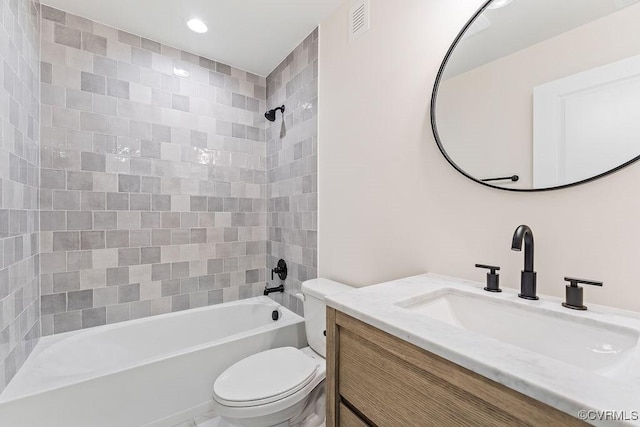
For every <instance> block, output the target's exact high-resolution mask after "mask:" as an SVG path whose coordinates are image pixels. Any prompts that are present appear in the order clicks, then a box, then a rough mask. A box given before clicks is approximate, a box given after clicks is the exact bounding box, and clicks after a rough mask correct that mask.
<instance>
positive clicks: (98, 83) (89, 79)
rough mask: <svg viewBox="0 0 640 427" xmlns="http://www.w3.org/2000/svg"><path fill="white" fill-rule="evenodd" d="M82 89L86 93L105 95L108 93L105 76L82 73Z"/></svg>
mask: <svg viewBox="0 0 640 427" xmlns="http://www.w3.org/2000/svg"><path fill="white" fill-rule="evenodd" d="M80 89H82V90H84V91H86V92H92V93H97V94H100V95H104V94H105V91H106V79H105V77H104V76H100V75H98V74H93V73H88V72H86V71H82V72H81V73H80Z"/></svg>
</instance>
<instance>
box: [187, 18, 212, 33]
mask: <svg viewBox="0 0 640 427" xmlns="http://www.w3.org/2000/svg"><path fill="white" fill-rule="evenodd" d="M187 26H188V27H189V28H190V29H191V31H195V32H196V33H200V34H203V33H206V32H207V31H209V28H207V24H205V23H204V22H202V21H201V20H199V19H198V18H194V19H190V20H189V21H188V22H187Z"/></svg>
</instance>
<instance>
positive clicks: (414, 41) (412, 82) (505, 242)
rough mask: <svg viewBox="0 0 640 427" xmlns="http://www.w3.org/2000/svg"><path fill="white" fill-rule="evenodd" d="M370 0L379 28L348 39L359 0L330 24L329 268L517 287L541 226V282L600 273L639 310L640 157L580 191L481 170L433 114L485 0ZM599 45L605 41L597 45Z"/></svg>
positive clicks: (376, 277)
mask: <svg viewBox="0 0 640 427" xmlns="http://www.w3.org/2000/svg"><path fill="white" fill-rule="evenodd" d="M453 3H454V2H451V1H447V0H430V1H424V0H396V1H393V2H390V1H385V0H371V10H372V16H371V27H372V28H371V30H370V31H369V32H368V33H367V34H366V35H365V36H363V37H362V38H361V39H359V40H357V41H355V42H354V43H351V44H349V43H348V37H347V15H348V9H349V3H348V2H347V4H345V6H344V7H343V8H342V9H340V10H339V11H338V12H337V13H335V14H334V15H333V16H332V17H330V18H329V19H328V20H327V21H325V22H324V23H323V25H322V26H321V29H320V37H321V39H320V94H319V99H320V106H319V109H320V111H319V135H320V136H319V138H320V141H319V193H320V201H319V203H320V205H319V212H320V218H319V255H320V259H319V275H320V276H324V277H328V278H332V279H335V280H339V281H343V282H346V283H350V284H353V285H357V286H364V285H370V284H374V283H379V282H382V281H385V280H389V279H394V278H400V277H403V276H408V275H412V274H416V273H421V272H425V271H431V272H436V273H442V274H449V275H455V276H459V277H463V278H469V279H475V280H479V281H480V280H484V272H483V271H480V270H476V269H475V268H474V267H473V265H474V263H476V262H483V263H495V264H498V265H501V266H502V283H503V285H504V286H509V287H514V288H515V287H518V286H519V275H520V270H521V269H522V264H523V256H522V253H516V252H512V251H511V250H510V246H511V236H512V233H513V231H514V230H515V228H516V226H518V225H519V224H521V223H523V224H524V223H526V224H529V225H530V226H531V227H532V228H533V230H534V234H535V241H536V265H535V266H536V270H537V271H538V284H539V292H540V293H542V294H551V295H556V296H562V295H563V294H564V282H563V277H564V276H565V275H575V276H581V277H584V278H591V279H600V280H603V281H604V282H605V286H604V288H594V289H587V290H586V291H585V300H586V302H587V304H588V303H589V302H591V303H600V304H606V305H611V306H617V307H622V308H627V309H633V310H637V311H640V288H638V286H639V285H640V273H639V272H638V269H637V267H636V266H637V265H638V264H639V263H640V249H639V248H638V245H637V242H638V241H640V224H639V218H640V197H639V195H640V164H636V165H633V166H631V167H629V168H626V169H625V170H623V171H620V172H618V173H616V174H614V175H611V176H608V177H606V178H603V179H600V180H598V181H596V182H593V183H590V184H586V185H582V186H578V187H575V188H570V189H565V190H557V191H552V192H544V193H533V194H518V193H510V192H506V191H500V190H494V189H490V188H485V187H482V186H480V185H479V184H477V183H474V182H472V181H469V180H468V179H466V178H465V177H463V176H462V175H460V174H459V173H458V172H456V171H455V170H454V169H453V168H451V167H450V166H449V164H448V163H447V162H446V160H445V159H444V158H443V157H442V155H441V154H440V153H439V151H438V149H437V147H436V144H435V142H434V139H433V136H432V134H431V128H430V124H429V110H428V107H429V102H430V97H431V90H432V86H433V83H434V80H435V76H436V73H437V71H438V67H439V66H440V62H441V61H442V58H443V57H444V55H445V53H446V50H447V49H448V47H449V45H450V43H451V41H452V40H453V39H454V37H455V35H456V34H457V32H458V30H459V29H460V28H461V27H462V25H463V24H464V23H465V22H466V20H467V19H468V18H469V17H470V16H471V15H472V14H473V13H474V12H475V10H476V9H477V8H478V7H479V6H480V5H481V3H482V1H481V0H459V1H456V2H455V4H453ZM592 48H593V49H603V48H604V49H606V48H607V46H601V45H595V46H593V47H592Z"/></svg>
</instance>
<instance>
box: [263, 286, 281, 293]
mask: <svg viewBox="0 0 640 427" xmlns="http://www.w3.org/2000/svg"><path fill="white" fill-rule="evenodd" d="M276 292H284V285H280V286H278V287H275V288H270V287H269V286H265V287H264V294H265V295H269V294H273V293H276Z"/></svg>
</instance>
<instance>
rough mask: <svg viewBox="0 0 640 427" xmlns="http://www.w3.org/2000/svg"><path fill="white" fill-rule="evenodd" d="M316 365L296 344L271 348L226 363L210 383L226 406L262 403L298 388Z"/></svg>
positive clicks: (269, 401) (309, 378)
mask: <svg viewBox="0 0 640 427" xmlns="http://www.w3.org/2000/svg"><path fill="white" fill-rule="evenodd" d="M317 368H318V365H317V363H316V361H315V360H314V359H312V358H311V357H309V356H307V355H305V354H304V353H303V352H301V351H300V350H298V349H297V348H293V347H282V348H275V349H272V350H267V351H263V352H261V353H257V354H254V355H252V356H249V357H247V358H244V359H242V360H241V361H239V362H237V363H235V364H234V365H232V366H230V367H229V368H228V369H227V370H226V371H224V372H223V373H222V375H220V376H219V377H218V379H217V380H216V382H215V383H214V385H213V394H214V396H215V399H216V400H217V401H218V402H220V403H222V404H223V405H227V406H256V405H264V404H266V403H271V402H275V401H276V400H280V399H284V398H285V397H287V396H290V395H292V394H294V393H295V392H297V391H298V390H300V389H302V388H303V387H304V386H306V385H307V384H309V383H310V382H311V380H313V377H314V376H315V373H316V370H317Z"/></svg>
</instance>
